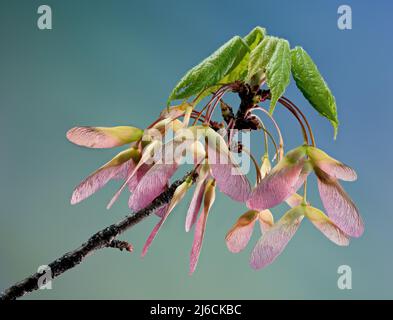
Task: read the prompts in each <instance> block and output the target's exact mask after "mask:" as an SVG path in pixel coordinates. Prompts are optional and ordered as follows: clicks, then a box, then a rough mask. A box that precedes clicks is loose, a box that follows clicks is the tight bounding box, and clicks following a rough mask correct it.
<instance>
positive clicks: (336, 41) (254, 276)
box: [0, 0, 393, 299]
mask: <svg viewBox="0 0 393 320" xmlns="http://www.w3.org/2000/svg"><path fill="white" fill-rule="evenodd" d="M344 3H345V4H350V5H351V6H352V10H353V29H352V30H349V31H341V30H339V29H338V28H337V18H338V15H337V8H338V6H339V5H341V4H344ZM41 4H49V5H50V6H51V7H52V10H53V30H51V31H40V30H38V29H37V26H36V22H37V18H38V15H37V13H36V12H37V8H38V6H39V5H41ZM392 10H393V2H391V1H348V0H346V1H289V0H288V1H263V0H259V1H207V0H206V1H201V0H200V1H174V0H166V1H151V0H150V1H138V2H137V1H120V0H117V1H88V0H85V1H76V0H67V1H53V0H45V1H22V0H18V1H15V0H8V1H5V0H1V1H0V35H1V50H0V110H1V114H0V143H1V157H0V181H1V182H0V183H1V185H0V203H1V206H0V208H1V209H0V259H1V260H0V289H3V288H5V287H7V286H9V285H11V284H12V283H13V282H15V281H18V280H21V279H22V278H24V277H25V276H27V275H28V274H30V273H32V272H33V271H36V270H37V268H38V266H40V265H42V264H46V263H48V262H50V261H52V260H53V259H54V258H56V257H58V256H59V255H61V254H63V253H64V252H66V251H68V250H70V249H73V248H75V247H76V246H78V245H79V244H80V243H82V241H84V240H86V239H87V237H88V236H90V235H91V234H92V233H94V232H95V231H97V230H98V229H100V228H103V227H105V226H107V225H109V224H111V223H113V222H115V221H117V220H119V219H120V218H122V217H123V216H124V215H125V214H127V213H128V208H127V197H126V195H125V194H124V195H123V196H122V197H121V200H120V201H119V202H118V203H117V204H116V205H115V206H114V207H113V209H112V210H111V211H109V212H108V211H106V209H105V205H106V203H107V201H108V200H109V199H110V197H111V195H112V194H113V192H114V191H115V190H116V189H117V187H118V185H117V184H116V183H111V184H110V185H109V186H108V187H107V188H105V190H102V191H100V192H99V193H98V194H96V195H95V196H93V197H91V198H89V199H88V200H87V201H85V202H83V203H81V204H79V205H77V206H71V205H70V204H69V198H70V195H71V192H72V189H73V187H74V186H75V185H76V184H77V183H78V182H79V181H80V180H81V179H82V178H83V177H85V176H86V175H87V174H88V173H90V172H91V171H93V170H94V169H95V168H96V167H98V166H99V165H101V164H102V163H104V162H105V161H107V160H108V159H109V158H110V157H111V156H112V155H113V154H114V153H115V152H116V150H101V151H100V150H84V149H82V148H78V147H76V146H73V145H71V144H70V143H69V142H68V141H67V140H66V139H65V132H66V131H67V129H69V128H70V127H72V126H75V125H101V126H105V125H107V126H113V125H127V124H132V125H136V126H140V127H144V126H146V125H148V124H149V121H152V120H153V118H154V117H156V116H157V115H158V113H159V111H160V110H161V109H162V108H163V107H164V105H165V101H166V98H167V96H168V93H169V92H170V90H171V89H172V87H173V86H174V84H175V83H176V82H177V81H178V79H179V78H180V77H181V76H182V75H183V74H184V72H185V71H186V70H188V69H189V68H190V67H192V66H193V65H195V64H196V63H198V62H199V61H200V60H201V59H202V58H204V57H205V56H206V55H208V54H209V53H211V52H212V51H213V50H215V49H216V48H217V47H218V46H219V45H221V44H222V43H223V42H225V41H226V40H227V39H229V38H230V37H232V36H233V35H235V34H240V35H245V34H246V33H248V32H249V30H251V29H252V28H253V27H254V26H256V25H261V26H264V27H266V28H267V29H268V32H269V33H270V34H273V35H277V36H281V37H285V38H287V39H288V40H289V41H290V42H291V45H292V46H295V45H302V46H303V47H305V48H306V50H307V51H308V52H309V53H310V55H311V56H312V57H313V59H314V60H315V62H316V63H317V65H318V66H319V68H320V70H321V72H322V73H323V75H324V76H325V78H326V80H327V82H328V83H329V85H330V87H331V89H332V91H333V93H334V94H335V96H336V99H337V104H338V109H339V118H340V121H341V127H340V130H339V135H338V138H337V140H336V141H333V139H332V137H333V130H332V128H331V127H330V125H329V123H328V122H327V121H326V120H325V119H323V118H321V117H319V116H318V115H317V114H316V112H315V111H314V110H313V109H312V108H311V107H310V106H309V105H308V104H307V103H306V101H305V100H304V98H303V97H302V96H301V95H300V94H299V92H298V90H297V89H296V86H295V85H294V83H293V82H292V83H291V85H290V87H289V88H288V90H287V93H286V95H287V96H289V97H291V99H292V100H293V101H295V102H296V103H297V104H298V105H300V106H301V107H302V109H303V110H304V111H306V113H307V115H308V116H309V119H310V121H311V123H312V124H313V126H314V127H315V128H316V129H315V130H316V136H317V141H318V144H319V146H321V147H322V148H324V149H325V150H326V151H327V152H329V153H330V154H331V155H333V156H335V157H337V158H339V159H340V160H342V161H344V162H346V163H348V164H350V165H351V166H353V167H354V168H355V169H356V170H357V172H358V175H359V179H358V181H357V182H356V183H346V184H345V188H346V190H347V191H348V192H349V193H350V194H351V196H352V197H353V199H354V200H355V201H356V203H357V204H358V206H359V208H360V210H361V213H362V216H363V218H364V220H365V225H366V231H365V233H364V235H363V236H362V237H361V238H360V239H355V240H353V241H352V242H351V244H350V246H349V247H347V248H341V247H337V246H335V245H334V244H332V243H330V242H329V241H328V240H327V239H326V238H325V237H324V236H322V235H321V234H320V233H319V232H318V231H317V230H316V229H314V228H313V227H312V226H311V224H310V223H309V222H308V221H304V223H303V225H302V226H301V228H300V229H299V232H298V233H297V234H296V236H295V237H294V239H293V240H292V241H291V242H290V244H289V245H288V247H287V248H286V250H285V251H284V253H283V254H282V255H281V256H280V257H279V258H278V259H277V260H276V262H275V263H274V264H273V265H271V266H269V267H268V268H266V269H264V270H260V271H254V270H252V269H251V268H250V267H249V266H248V257H249V254H250V251H251V249H252V245H251V244H250V246H249V247H248V248H247V249H246V250H245V251H244V252H242V253H240V254H237V255H234V254H231V253H229V252H228V250H227V249H226V246H225V242H224V236H225V234H226V232H227V230H228V229H229V227H230V226H231V225H232V224H233V222H234V221H235V219H236V217H237V216H238V215H239V214H241V213H242V212H244V211H245V207H244V206H243V205H241V204H239V203H235V202H233V201H231V200H229V199H228V198H227V197H224V196H223V195H221V194H220V195H219V196H218V198H217V201H216V203H215V205H214V207H213V211H212V214H211V215H210V217H209V222H208V227H207V234H206V237H205V243H204V247H203V250H202V254H201V258H200V261H199V265H198V268H197V271H196V272H195V274H194V275H193V276H191V277H190V276H189V275H188V259H189V251H190V248H191V243H192V238H193V235H192V234H191V233H190V234H186V233H185V232H184V218H185V211H186V209H187V202H188V201H185V202H184V203H182V204H181V205H180V206H179V207H178V208H177V209H176V210H175V212H174V214H173V215H172V216H171V217H170V219H169V220H168V221H167V223H166V225H165V226H164V228H163V229H162V231H161V232H160V234H159V236H158V237H157V239H156V241H155V242H154V244H153V245H152V247H151V250H150V252H149V254H148V255H147V256H146V257H145V258H144V259H141V258H140V250H141V247H142V245H143V243H144V241H145V239H146V237H147V235H148V234H149V232H150V230H151V228H152V227H153V225H154V224H155V223H156V222H157V218H156V217H151V218H150V219H147V220H146V221H144V222H142V223H141V224H140V225H138V226H137V227H136V228H134V229H132V230H130V231H129V232H127V233H126V234H125V235H124V236H123V238H124V239H127V240H129V241H131V242H132V243H133V244H134V245H135V247H136V251H135V253H133V254H127V253H120V252H119V251H117V250H102V251H101V252H98V253H97V254H95V255H93V256H91V257H89V258H88V259H87V260H86V261H85V262H84V263H83V264H82V265H80V266H79V267H77V268H75V269H73V270H71V271H69V272H67V273H65V274H64V275H62V276H61V277H60V278H58V279H57V280H55V282H54V283H53V289H52V290H41V291H37V292H35V293H33V294H31V295H29V296H28V297H27V298H34V299H43V298H51V299H63V298H127V299H138V298H146V299H149V298H150V299H154V298H157V299H158V298H160V299H163V298H164V299H171V298H178V299H186V298H205V299H206V298H220V299H230V298H236V299H266V298H270V299H277V298H289V299H315V298H322V299H330V298H335V299H357V298H393V275H392V269H393V252H392V249H391V248H392V243H393V233H392V226H393V215H392V209H391V200H392V188H391V180H392V170H391V163H392V161H393V159H392V149H391V139H392V115H393V108H392V107H393V106H392V102H391V99H389V96H390V95H391V94H392V84H393V79H392V75H393V67H392V63H391V52H392V49H393V44H392V36H391V33H392V27H393V22H392V19H391V13H392ZM234 101H235V100H234ZM277 118H278V121H279V122H280V125H281V126H282V127H283V128H285V130H284V131H285V133H284V135H285V139H286V143H287V147H288V148H289V147H294V146H296V145H297V144H299V143H301V137H300V135H299V130H298V127H297V124H296V122H295V121H294V120H293V119H292V118H291V117H290V116H289V115H288V114H287V113H285V111H282V110H278V111H277ZM314 183H315V181H314V182H312V183H311V185H313V186H314V188H311V191H310V192H311V194H310V197H311V201H312V202H313V203H314V204H315V205H319V204H320V202H319V199H318V195H317V192H316V190H315V189H316V186H315V184H314ZM188 198H189V197H188ZM283 208H284V207H282V208H280V210H276V211H275V212H276V214H278V215H280V214H282V210H283ZM256 240H257V235H256V234H254V236H253V238H252V240H251V242H252V244H254V243H255V241H256ZM343 264H346V265H349V266H351V267H352V272H353V275H352V276H353V284H352V286H353V289H352V290H344V291H341V290H339V289H338V288H337V278H338V275H337V268H338V266H340V265H343Z"/></svg>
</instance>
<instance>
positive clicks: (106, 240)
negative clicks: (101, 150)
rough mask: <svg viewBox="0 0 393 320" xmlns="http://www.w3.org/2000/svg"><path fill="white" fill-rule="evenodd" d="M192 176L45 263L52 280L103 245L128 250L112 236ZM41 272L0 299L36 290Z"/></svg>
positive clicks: (125, 245)
mask: <svg viewBox="0 0 393 320" xmlns="http://www.w3.org/2000/svg"><path fill="white" fill-rule="evenodd" d="M190 175H191V177H192V178H193V179H192V180H193V181H195V179H196V175H197V174H196V173H195V172H194V171H192V172H191V173H187V174H186V175H185V176H184V177H183V178H181V179H179V180H177V181H175V182H174V183H173V184H172V185H171V186H170V187H169V188H168V189H167V190H166V191H164V192H163V193H161V194H160V195H159V196H158V197H157V198H155V199H154V200H153V202H152V203H151V204H150V205H149V206H147V207H146V208H144V209H142V210H140V211H138V212H136V213H134V214H131V215H128V216H126V217H125V218H124V219H123V220H121V221H119V222H118V223H115V224H112V225H110V226H109V227H106V228H105V229H102V230H101V231H98V232H97V233H95V234H94V235H93V236H91V237H90V238H89V239H88V240H87V241H86V242H85V243H83V244H82V245H81V246H80V247H79V248H77V249H75V250H72V251H70V252H67V253H66V254H64V255H62V256H61V257H60V258H58V259H56V260H54V261H52V262H51V263H49V264H48V267H49V268H50V271H51V273H52V274H51V277H52V279H54V278H56V277H58V276H60V275H61V274H62V273H64V272H66V271H67V270H70V269H72V268H74V267H76V266H77V265H79V264H80V263H81V262H83V261H84V259H85V258H86V257H87V256H88V255H90V254H92V253H93V252H95V251H97V250H99V249H103V248H117V249H120V250H122V249H127V250H128V251H130V249H131V247H130V244H129V243H127V242H125V241H120V240H116V239H115V238H116V237H118V236H119V235H120V234H122V233H123V232H124V231H126V230H128V229H129V228H131V227H133V226H134V225H136V224H137V223H139V222H140V221H142V220H143V219H144V218H146V217H147V216H149V215H150V214H152V213H153V212H155V211H156V210H157V209H158V208H160V207H161V206H163V205H164V204H166V203H168V202H169V201H170V200H171V199H172V197H173V194H174V192H175V190H176V188H177V187H178V186H179V185H180V184H182V183H183V182H184V181H185V179H186V178H187V177H189V176H190ZM44 273H45V271H42V272H36V273H34V274H32V275H31V276H29V277H27V278H25V279H24V280H22V281H20V282H18V283H16V284H14V285H13V286H11V287H9V288H8V289H6V290H4V292H3V293H2V294H1V295H0V300H14V299H16V298H19V297H22V296H23V295H25V294H26V293H29V292H32V291H35V290H37V289H38V284H39V280H40V278H41V277H42V276H43V274H44Z"/></svg>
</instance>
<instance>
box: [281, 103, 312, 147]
mask: <svg viewBox="0 0 393 320" xmlns="http://www.w3.org/2000/svg"><path fill="white" fill-rule="evenodd" d="M281 99H283V100H285V101H287V102H288V103H289V104H291V106H292V107H293V108H295V110H296V111H297V112H299V113H300V115H301V117H302V118H303V120H304V122H305V123H306V126H307V129H308V132H309V133H310V138H311V143H312V145H313V147H315V146H316V144H315V138H314V133H313V131H312V129H311V125H310V123H309V122H308V120H307V118H306V116H305V114H304V113H303V112H302V110H301V109H300V108H299V107H298V106H296V105H295V104H294V103H293V102H292V101H291V100H289V99H288V98H286V97H284V96H283V97H281Z"/></svg>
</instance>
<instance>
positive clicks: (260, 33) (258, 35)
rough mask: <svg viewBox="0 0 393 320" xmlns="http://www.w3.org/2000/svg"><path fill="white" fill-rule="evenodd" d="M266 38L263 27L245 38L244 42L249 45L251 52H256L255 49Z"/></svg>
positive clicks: (253, 30)
mask: <svg viewBox="0 0 393 320" xmlns="http://www.w3.org/2000/svg"><path fill="white" fill-rule="evenodd" d="M265 36H266V29H265V28H261V27H255V28H254V29H252V30H251V32H250V33H249V34H248V35H246V36H245V37H244V41H245V42H246V43H247V45H248V47H249V48H250V50H251V51H252V50H254V49H255V47H256V46H257V45H258V44H259V43H260V42H261V41H262V40H263V38H264V37H265Z"/></svg>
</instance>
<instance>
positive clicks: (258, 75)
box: [246, 36, 279, 86]
mask: <svg viewBox="0 0 393 320" xmlns="http://www.w3.org/2000/svg"><path fill="white" fill-rule="evenodd" d="M278 40H279V39H278V38H276V37H270V36H267V37H265V38H264V39H263V40H262V42H260V43H259V44H258V45H257V46H256V48H255V49H254V50H253V51H252V52H251V55H250V59H249V61H248V73H247V77H246V81H247V82H248V83H249V84H250V85H251V86H255V85H257V86H259V85H260V83H261V81H262V80H264V79H265V78H266V74H265V72H266V69H267V65H268V64H269V61H270V59H271V57H272V55H273V53H274V50H275V48H276V45H277V42H278Z"/></svg>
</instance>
